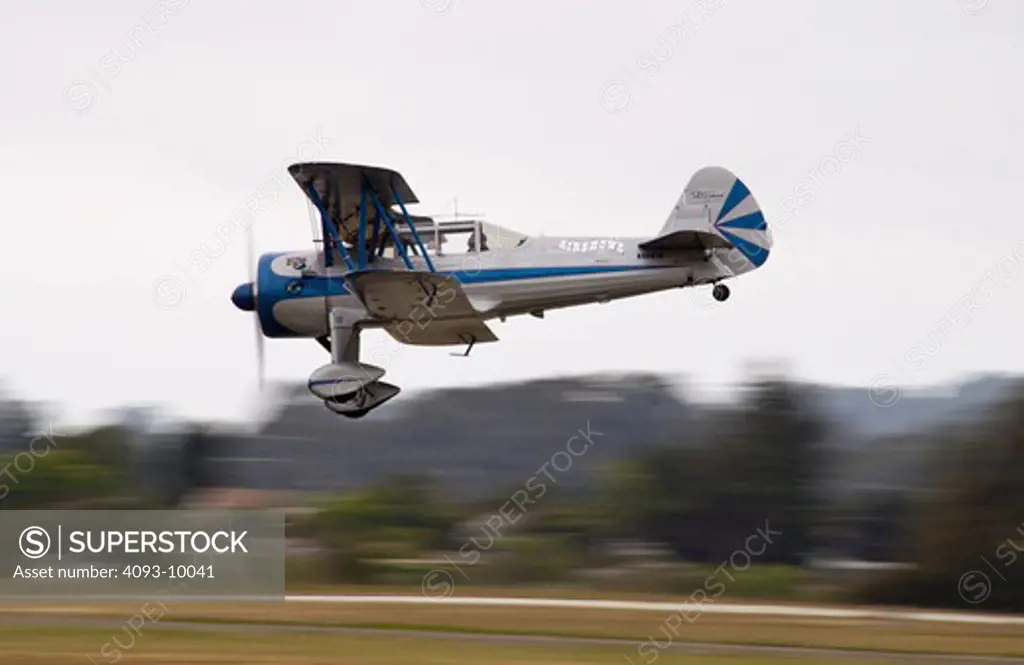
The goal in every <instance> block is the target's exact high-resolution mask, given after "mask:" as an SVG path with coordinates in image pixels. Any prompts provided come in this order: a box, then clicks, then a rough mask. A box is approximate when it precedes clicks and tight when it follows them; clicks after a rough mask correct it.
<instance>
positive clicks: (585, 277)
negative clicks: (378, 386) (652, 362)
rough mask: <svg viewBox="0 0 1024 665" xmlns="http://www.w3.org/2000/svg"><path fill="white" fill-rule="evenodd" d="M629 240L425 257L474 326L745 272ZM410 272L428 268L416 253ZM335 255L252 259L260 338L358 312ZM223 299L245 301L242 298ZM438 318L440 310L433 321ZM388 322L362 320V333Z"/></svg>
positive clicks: (387, 262) (378, 264)
mask: <svg viewBox="0 0 1024 665" xmlns="http://www.w3.org/2000/svg"><path fill="white" fill-rule="evenodd" d="M642 242H643V239H638V238H595V237H575V238H570V237H565V238H548V237H537V238H528V239H526V240H525V241H523V242H522V243H521V244H519V245H517V246H514V247H508V248H505V247H501V248H490V249H488V250H486V251H479V252H476V251H471V252H467V253H456V254H441V255H439V254H432V255H431V259H432V262H433V266H434V269H435V270H436V272H437V273H439V274H440V275H442V276H445V277H450V278H451V279H452V280H454V281H457V282H458V283H459V285H460V286H461V288H462V290H463V291H464V292H465V293H466V295H467V296H469V297H471V298H473V299H474V300H475V301H476V302H485V303H489V307H488V308H487V309H486V312H485V313H484V314H482V315H481V318H484V319H493V318H504V317H507V316H516V315H519V314H527V313H540V312H543V311H545V310H549V309H557V308H562V307H571V306H574V305H583V304H589V303H595V302H607V301H610V300H615V299H618V298H627V297H631V296H636V295H642V294H646V293H652V292H655V291H661V290H664V289H670V288H678V287H684V286H696V285H700V284H709V283H714V282H718V281H721V280H723V279H727V278H729V277H733V276H735V275H738V274H740V273H743V272H747V271H748V270H752V269H753V268H754V267H755V266H754V265H753V264H751V263H750V262H749V261H748V260H747V259H746V258H744V256H743V255H742V254H741V253H739V252H736V250H728V249H715V250H709V251H675V252H668V251H665V252H658V251H653V252H652V251H643V250H641V249H639V247H638V245H639V244H640V243H642ZM409 258H410V260H411V262H412V264H413V267H414V269H415V270H422V271H428V270H429V267H428V266H427V263H426V261H425V260H424V259H423V258H422V257H420V256H410V257H409ZM371 268H373V269H377V270H397V271H402V270H407V269H408V268H407V266H406V265H405V263H404V262H403V260H402V258H401V257H397V258H396V257H390V258H389V257H380V258H377V259H376V260H375V261H374V262H373V263H372V264H371ZM346 272H348V269H347V268H346V266H345V264H344V263H343V262H342V261H341V259H340V257H336V260H335V262H334V265H333V266H330V267H325V266H324V257H323V254H322V253H317V252H314V251H310V250H306V251H295V252H282V253H274V254H265V255H264V256H262V257H261V258H260V260H259V269H258V281H257V285H256V288H257V289H258V298H256V299H255V305H254V306H255V307H256V308H257V310H258V313H259V320H260V325H261V328H262V330H263V332H264V334H265V335H267V336H268V337H321V336H324V335H326V334H327V333H328V329H327V317H326V316H325V312H327V311H329V309H330V308H332V307H354V308H360V307H362V304H361V303H360V301H359V299H358V297H356V296H355V295H354V294H352V293H351V292H350V291H349V289H348V286H347V285H346V281H345V277H344V275H345V273H346ZM245 295H246V294H239V293H237V292H236V296H235V297H233V300H235V304H236V305H238V306H239V307H241V308H242V309H246V307H245V306H243V305H244V304H246V303H252V301H253V299H252V298H251V295H250V296H249V298H246V297H245ZM441 318H443V313H442V314H441ZM387 323H390V322H389V321H384V320H381V321H368V322H367V323H366V325H365V327H374V326H378V325H379V326H383V325H386V324H387Z"/></svg>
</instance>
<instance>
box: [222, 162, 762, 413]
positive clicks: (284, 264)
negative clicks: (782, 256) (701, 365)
mask: <svg viewBox="0 0 1024 665" xmlns="http://www.w3.org/2000/svg"><path fill="white" fill-rule="evenodd" d="M288 170H289V172H290V173H291V175H292V177H293V178H294V179H295V181H296V182H297V183H298V185H299V187H301V188H302V191H303V192H305V194H306V196H307V197H308V198H309V200H310V202H311V204H312V206H313V207H314V208H315V210H316V212H317V213H318V215H317V216H318V217H319V222H318V224H317V226H319V229H318V231H317V232H314V236H317V235H318V236H319V237H315V238H314V240H315V241H316V243H317V247H316V248H315V249H314V250H309V251H294V252H278V253H271V254H264V255H263V256H261V257H260V258H259V260H258V261H256V262H255V274H254V275H253V276H251V279H250V281H249V282H248V283H246V284H242V285H240V286H238V287H237V288H236V289H235V291H234V293H233V294H232V296H231V300H232V302H233V303H234V304H235V306H236V307H238V308H239V309H241V310H244V311H251V312H254V313H255V315H256V317H257V321H258V329H257V338H258V339H257V341H258V345H259V349H260V364H261V368H260V372H261V376H262V343H263V337H264V336H265V337H271V338H282V337H308V338H313V339H316V340H317V341H318V342H319V343H320V344H321V345H322V346H323V347H324V349H326V350H327V351H328V352H330V355H331V361H330V362H329V363H328V364H326V365H324V366H322V367H320V368H319V369H317V370H316V371H315V372H313V373H312V375H311V376H310V378H309V382H308V385H309V389H310V391H312V392H313V394H314V395H316V396H317V397H318V398H320V399H322V400H324V403H325V404H326V406H327V407H328V408H330V409H331V410H332V411H334V412H336V413H339V414H342V415H345V416H348V417H351V418H359V417H362V416H364V415H366V414H367V413H369V412H370V411H371V410H373V409H374V408H376V407H378V406H380V405H381V404H383V403H384V402H386V401H388V400H389V399H391V398H393V397H394V396H395V395H397V394H398V392H399V388H398V387H397V386H394V385H392V384H390V383H385V382H383V381H381V378H383V376H384V374H385V370H384V368H381V367H378V366H375V365H371V364H368V363H363V362H360V353H359V336H360V333H361V332H362V331H363V330H367V329H373V328H380V329H383V330H385V331H387V332H388V333H389V334H390V335H391V336H392V337H394V338H395V339H396V340H398V341H399V342H402V343H404V344H412V345H422V346H443V345H464V346H466V351H465V353H464V354H462V355H468V354H469V352H470V351H471V350H472V348H473V346H474V345H475V344H481V343H486V342H496V341H497V340H498V338H497V336H495V334H494V332H493V331H492V330H491V328H490V326H488V325H487V321H488V320H491V319H499V320H501V321H504V320H505V319H506V317H509V316H516V315H523V314H530V315H532V316H535V317H538V318H542V317H543V315H544V312H545V311H547V310H550V309H557V308H561V307H571V306H574V305H585V304H589V303H604V302H608V301H610V300H615V299H618V298H628V297H630V296H636V295H641V294H645V293H652V292H655V291H661V290H664V289H671V288H679V287H687V286H700V285H713V286H712V295H713V297H714V298H715V300H718V301H724V300H726V299H727V298H728V297H729V288H728V287H727V286H726V285H725V284H723V283H721V282H723V281H724V280H726V279H729V278H730V277H735V276H737V275H740V274H742V273H745V272H749V271H751V270H754V269H755V268H758V267H760V266H761V265H763V264H764V262H765V261H766V260H767V259H768V253H769V250H770V249H771V246H772V238H771V233H770V231H769V230H768V225H767V223H766V221H765V218H764V215H763V214H762V212H761V209H760V207H759V206H758V204H757V202H756V201H755V200H754V197H753V195H751V193H750V191H749V190H748V189H747V187H746V186H745V185H744V184H743V182H742V181H740V180H739V178H737V177H736V176H735V175H733V174H732V173H730V172H729V171H727V170H725V169H722V168H718V167H709V168H704V169H701V170H700V171H698V172H697V173H696V174H695V175H694V176H693V177H692V178H691V179H690V182H689V184H688V185H687V186H686V189H685V190H684V192H683V194H682V196H681V197H680V198H679V200H678V202H677V203H676V205H675V207H674V208H673V209H672V212H671V213H670V214H669V216H668V219H667V220H666V221H665V224H664V226H663V227H662V228H661V231H660V232H659V233H658V235H656V236H654V237H653V238H620V237H604V238H586V237H573V238H557V237H550V238H549V237H543V236H542V237H528V236H525V235H521V234H518V233H515V232H513V231H510V230H508V229H505V228H502V227H499V226H496V225H494V224H489V223H486V222H484V221H483V220H481V219H468V220H454V221H437V220H435V219H433V218H430V217H425V216H418V215H412V214H410V213H409V210H408V208H407V205H409V204H414V203H417V202H418V200H417V198H416V195H415V194H413V192H412V190H411V189H410V188H409V185H408V184H407V183H406V182H405V179H404V178H403V177H402V176H401V175H400V174H398V173H397V172H395V171H392V170H390V169H386V168H379V167H373V166H363V165H357V164H336V163H302V164H294V165H292V166H291V167H289V169H288ZM459 236H462V237H464V238H465V241H464V242H465V244H464V245H463V244H462V243H461V242H458V237H459Z"/></svg>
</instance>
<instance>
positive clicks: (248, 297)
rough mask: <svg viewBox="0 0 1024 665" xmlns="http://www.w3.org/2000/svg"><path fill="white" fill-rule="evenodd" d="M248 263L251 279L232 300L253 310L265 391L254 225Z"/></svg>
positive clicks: (259, 372)
mask: <svg viewBox="0 0 1024 665" xmlns="http://www.w3.org/2000/svg"><path fill="white" fill-rule="evenodd" d="M245 252H246V263H247V264H248V271H249V281H248V283H246V284H239V285H238V286H237V287H235V291H234V293H232V294H231V302H233V303H234V304H235V307H237V308H238V309H241V310H244V311H246V312H252V314H253V324H254V325H255V330H256V373H257V381H258V382H259V387H260V392H263V376H264V366H265V363H264V351H263V331H262V330H260V315H259V312H258V311H257V305H258V304H259V275H258V274H257V264H256V261H257V259H256V254H255V246H254V242H253V232H252V225H250V226H249V228H247V229H246V232H245Z"/></svg>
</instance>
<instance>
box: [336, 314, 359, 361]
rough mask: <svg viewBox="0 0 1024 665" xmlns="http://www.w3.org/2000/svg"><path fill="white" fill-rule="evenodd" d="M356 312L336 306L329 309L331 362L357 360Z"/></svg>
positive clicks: (357, 333)
mask: <svg viewBox="0 0 1024 665" xmlns="http://www.w3.org/2000/svg"><path fill="white" fill-rule="evenodd" d="M358 320H359V315H358V313H357V312H355V311H353V310H350V309H344V308H341V307H336V308H334V309H332V310H331V340H330V342H331V362H332V363H334V364H335V365H340V364H341V363H343V362H346V361H348V362H359V330H358V329H356V327H355V324H356V322H357V321H358Z"/></svg>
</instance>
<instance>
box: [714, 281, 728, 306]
mask: <svg viewBox="0 0 1024 665" xmlns="http://www.w3.org/2000/svg"><path fill="white" fill-rule="evenodd" d="M711 296H712V297H713V298H714V299H715V300H717V301H718V302H725V301H726V300H728V299H729V287H728V286H726V285H725V284H715V288H713V289H711Z"/></svg>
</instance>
